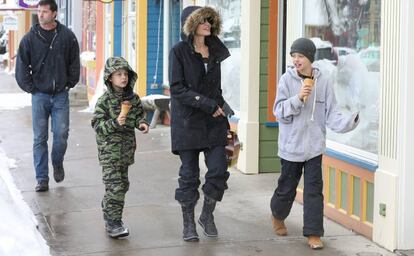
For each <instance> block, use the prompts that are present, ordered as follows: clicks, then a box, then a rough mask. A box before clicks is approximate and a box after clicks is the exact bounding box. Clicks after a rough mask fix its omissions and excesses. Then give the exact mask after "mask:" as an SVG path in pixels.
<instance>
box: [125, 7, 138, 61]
mask: <svg viewBox="0 0 414 256" xmlns="http://www.w3.org/2000/svg"><path fill="white" fill-rule="evenodd" d="M135 8H136V6H135V0H132V1H130V2H129V7H128V21H129V24H128V41H127V43H128V62H129V64H130V65H131V67H132V68H133V69H136V43H135V41H136V12H135V10H136V9H135Z"/></svg>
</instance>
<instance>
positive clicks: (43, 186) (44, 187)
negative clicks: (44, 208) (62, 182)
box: [35, 180, 49, 192]
mask: <svg viewBox="0 0 414 256" xmlns="http://www.w3.org/2000/svg"><path fill="white" fill-rule="evenodd" d="M48 190H49V182H48V181H47V180H42V181H39V182H38V183H37V185H36V187H35V191H36V192H45V191H48Z"/></svg>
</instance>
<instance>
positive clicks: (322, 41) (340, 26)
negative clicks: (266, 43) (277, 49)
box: [303, 0, 381, 163]
mask: <svg viewBox="0 0 414 256" xmlns="http://www.w3.org/2000/svg"><path fill="white" fill-rule="evenodd" d="M303 14H304V19H303V20H304V24H303V25H304V36H306V37H309V38H312V40H313V41H314V43H315V45H316V48H317V53H316V56H315V60H316V61H315V65H316V66H317V67H319V68H320V69H322V71H323V72H325V73H329V75H330V76H331V77H332V79H333V86H334V88H335V94H336V98H337V101H338V105H339V106H340V108H341V111H342V112H344V113H350V112H353V111H356V110H357V111H360V117H361V122H360V125H359V126H358V128H357V129H355V130H354V131H352V132H350V133H347V134H336V133H333V132H331V131H328V134H327V137H328V140H329V141H328V146H329V147H330V148H333V149H339V150H340V151H341V152H345V153H349V154H351V155H353V156H357V157H360V158H362V159H365V160H368V161H370V162H373V163H375V162H376V161H377V154H378V146H377V144H378V123H379V91H380V24H381V16H380V14H381V1H380V0H348V1H339V0H305V1H303Z"/></svg>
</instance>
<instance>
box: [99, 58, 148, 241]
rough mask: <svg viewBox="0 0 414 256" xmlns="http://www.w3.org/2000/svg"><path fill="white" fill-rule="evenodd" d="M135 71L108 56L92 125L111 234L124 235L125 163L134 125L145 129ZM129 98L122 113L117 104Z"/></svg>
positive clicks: (129, 154) (130, 153)
mask: <svg viewBox="0 0 414 256" xmlns="http://www.w3.org/2000/svg"><path fill="white" fill-rule="evenodd" d="M136 80H137V74H136V73H135V72H134V71H133V70H132V68H131V67H130V66H129V64H128V62H127V61H126V60H125V59H123V58H122V57H110V58H109V59H108V60H107V61H106V64H105V71H104V82H105V85H106V87H107V89H108V90H107V91H106V92H105V93H104V94H103V95H102V96H101V97H100V98H99V100H98V102H97V104H96V107H95V112H94V116H93V119H92V121H91V124H92V127H93V129H94V130H95V132H96V142H97V144H98V158H99V163H100V165H101V166H102V176H103V183H104V184H105V195H104V198H103V200H102V210H103V216H104V221H105V227H106V231H107V233H108V235H109V236H110V237H112V238H118V237H125V236H128V235H129V230H128V229H127V228H126V227H125V226H124V225H123V223H122V211H123V207H124V203H125V194H126V192H127V191H128V188H129V181H128V166H129V165H131V164H133V163H134V153H135V149H136V139H135V128H138V129H139V130H141V131H142V132H143V133H147V132H148V129H149V128H148V127H149V126H148V123H147V121H146V120H145V118H144V110H143V108H142V105H141V101H140V99H139V97H138V95H137V94H135V93H134V92H133V86H134V84H135V81H136ZM125 102H129V103H128V104H129V105H131V108H130V110H129V112H128V113H127V114H126V115H122V114H121V113H120V112H121V104H122V103H125Z"/></svg>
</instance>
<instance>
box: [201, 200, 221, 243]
mask: <svg viewBox="0 0 414 256" xmlns="http://www.w3.org/2000/svg"><path fill="white" fill-rule="evenodd" d="M215 207H216V200H214V199H212V198H209V197H207V196H204V204H203V210H202V212H201V215H200V218H199V219H198V223H199V224H200V225H201V227H202V228H203V230H204V235H206V236H208V237H217V228H216V224H215V223H214V216H213V211H214V208H215Z"/></svg>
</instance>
